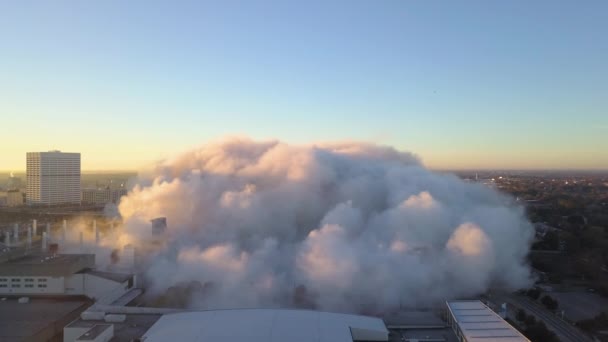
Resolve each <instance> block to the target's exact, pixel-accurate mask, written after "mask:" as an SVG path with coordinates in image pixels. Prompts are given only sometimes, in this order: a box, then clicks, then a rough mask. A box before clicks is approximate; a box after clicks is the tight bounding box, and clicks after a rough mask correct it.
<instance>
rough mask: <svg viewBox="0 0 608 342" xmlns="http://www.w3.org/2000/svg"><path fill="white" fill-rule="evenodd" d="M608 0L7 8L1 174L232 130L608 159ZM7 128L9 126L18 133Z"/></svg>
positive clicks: (143, 158)
mask: <svg viewBox="0 0 608 342" xmlns="http://www.w3.org/2000/svg"><path fill="white" fill-rule="evenodd" d="M607 108H608V1H371V0H370V1H238V2H237V1H213V2H211V1H164V2H159V1H23V0H19V1H2V2H0V116H1V121H0V125H1V126H2V127H3V128H4V129H3V130H2V134H1V135H0V136H2V138H1V139H0V140H1V144H0V146H1V147H0V149H1V152H2V153H1V154H2V155H1V156H0V169H3V170H7V169H15V170H20V169H24V168H25V160H24V159H25V152H27V151H35V150H48V149H51V148H57V149H62V150H66V151H80V152H82V153H83V167H84V168H85V169H96V168H97V169H124V168H135V167H137V166H138V165H140V164H143V163H147V162H150V161H152V160H154V159H157V158H160V157H162V156H165V155H168V154H173V153H176V152H179V151H180V150H183V149H185V148H189V147H192V146H196V145H198V144H201V143H203V142H205V141H208V140H210V139H216V138H218V137H221V136H223V135H225V134H232V135H234V134H245V135H249V136H252V137H254V138H279V139H283V140H287V141H291V142H296V143H305V142H314V141H318V140H342V139H349V140H353V139H354V140H367V141H374V142H378V143H384V144H390V145H394V146H396V147H398V148H400V149H406V150H411V151H414V152H416V153H418V154H419V155H420V156H421V157H422V158H423V161H424V162H425V163H426V164H427V165H429V166H431V167H434V168H480V167H483V168H608V113H607ZM7 128H8V129H7Z"/></svg>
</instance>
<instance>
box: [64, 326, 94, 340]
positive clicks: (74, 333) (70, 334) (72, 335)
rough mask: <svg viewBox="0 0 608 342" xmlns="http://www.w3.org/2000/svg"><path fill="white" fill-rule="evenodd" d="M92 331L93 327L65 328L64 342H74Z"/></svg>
mask: <svg viewBox="0 0 608 342" xmlns="http://www.w3.org/2000/svg"><path fill="white" fill-rule="evenodd" d="M90 329H91V327H69V326H68V327H65V328H63V342H74V341H76V339H77V338H78V337H80V336H82V334H84V333H86V332H87V331H89V330H90Z"/></svg>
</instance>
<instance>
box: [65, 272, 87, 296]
mask: <svg viewBox="0 0 608 342" xmlns="http://www.w3.org/2000/svg"><path fill="white" fill-rule="evenodd" d="M84 284H85V281H84V274H82V273H79V274H73V275H71V276H69V277H67V278H66V279H65V294H68V295H84V294H85V291H84Z"/></svg>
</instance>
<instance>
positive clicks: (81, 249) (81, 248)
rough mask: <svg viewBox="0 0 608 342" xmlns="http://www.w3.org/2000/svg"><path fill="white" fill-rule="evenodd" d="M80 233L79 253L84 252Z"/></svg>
mask: <svg viewBox="0 0 608 342" xmlns="http://www.w3.org/2000/svg"><path fill="white" fill-rule="evenodd" d="M83 240H84V239H83V237H82V232H80V253H82V252H84V244H83Z"/></svg>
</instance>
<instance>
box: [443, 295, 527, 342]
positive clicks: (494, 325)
mask: <svg viewBox="0 0 608 342" xmlns="http://www.w3.org/2000/svg"><path fill="white" fill-rule="evenodd" d="M446 304H447V321H448V325H449V326H450V327H452V330H453V331H454V333H455V334H456V337H457V338H458V341H460V342H495V341H501V342H530V340H528V339H527V338H526V337H525V336H524V335H522V334H521V333H520V332H519V331H518V330H517V329H515V328H514V327H513V326H511V325H510V324H509V323H508V322H507V321H505V320H504V319H502V317H500V316H499V315H498V314H497V313H496V312H494V311H493V310H492V309H490V308H489V307H488V306H487V305H485V304H484V303H482V302H481V301H479V300H463V301H448V302H447V303H446Z"/></svg>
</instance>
